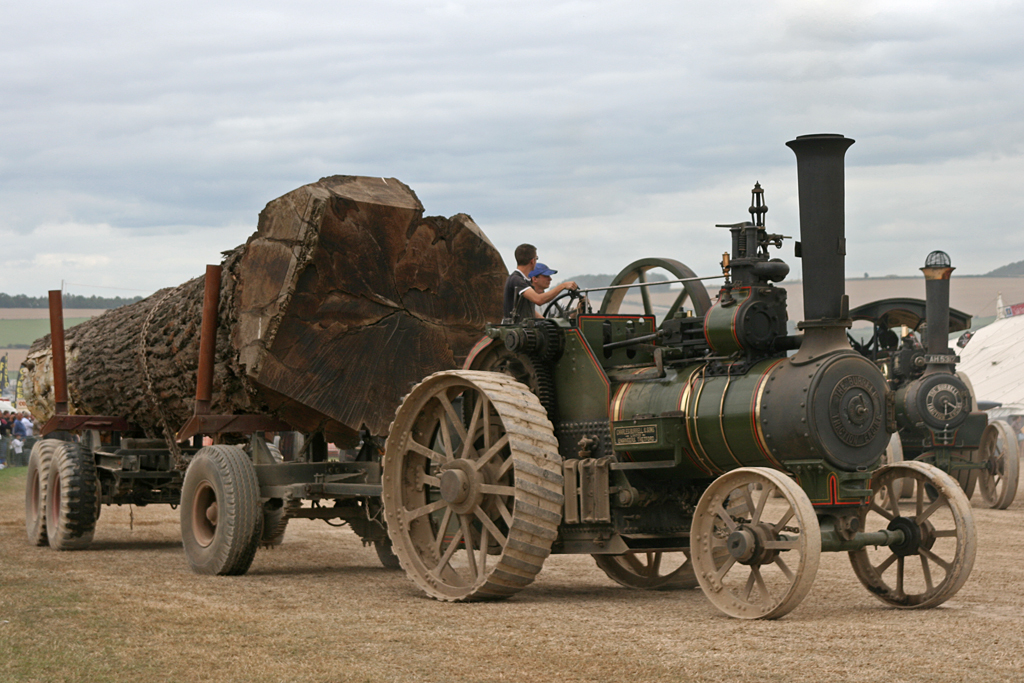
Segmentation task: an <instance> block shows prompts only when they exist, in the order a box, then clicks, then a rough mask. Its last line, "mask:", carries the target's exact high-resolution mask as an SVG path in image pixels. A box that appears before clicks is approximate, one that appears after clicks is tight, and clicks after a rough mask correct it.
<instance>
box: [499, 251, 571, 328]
mask: <svg viewBox="0 0 1024 683" xmlns="http://www.w3.org/2000/svg"><path fill="white" fill-rule="evenodd" d="M557 272H558V271H557V270H552V269H551V268H548V267H547V266H546V265H545V264H543V263H538V264H536V265H535V266H534V267H533V270H531V271H530V272H529V273H528V274H527V277H529V278H530V285H529V286H527V287H523V288H522V289H521V290H520V291H519V292H517V295H518V296H517V299H516V305H515V310H514V315H515V317H516V318H517V319H519V320H522V319H524V318H533V317H536V318H539V317H541V315H540V312H539V311H538V310H537V308H536V307H537V306H543V305H544V304H546V303H548V302H549V301H551V300H552V299H554V298H555V297H557V296H558V295H559V294H560V293H562V292H563V291H564V290H566V289H579V287H578V286H577V285H576V283H575V282H573V281H571V280H569V281H567V282H562V283H559V284H558V285H556V286H555V288H554V289H552V290H551V291H547V289H548V287H550V286H551V276H552V275H554V274H555V273H557Z"/></svg>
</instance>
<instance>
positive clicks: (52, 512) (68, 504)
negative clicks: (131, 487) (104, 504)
mask: <svg viewBox="0 0 1024 683" xmlns="http://www.w3.org/2000/svg"><path fill="white" fill-rule="evenodd" d="M95 531H96V461H95V460H93V456H92V453H89V452H86V451H83V450H82V449H81V448H80V447H79V445H78V444H76V443H70V442H67V441H62V442H60V443H58V444H57V445H56V446H55V447H54V449H53V458H52V460H51V461H50V468H49V472H48V473H47V476H46V537H47V540H48V541H49V543H50V547H51V548H53V549H54V550H83V549H85V548H88V547H89V545H90V544H91V543H92V536H93V533H94V532H95Z"/></svg>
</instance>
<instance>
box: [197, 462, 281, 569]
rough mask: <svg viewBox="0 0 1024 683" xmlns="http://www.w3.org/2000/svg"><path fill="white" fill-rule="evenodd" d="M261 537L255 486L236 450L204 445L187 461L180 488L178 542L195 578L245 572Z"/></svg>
mask: <svg viewBox="0 0 1024 683" xmlns="http://www.w3.org/2000/svg"><path fill="white" fill-rule="evenodd" d="M262 534H263V506H262V505H260V486H259V481H258V480H257V479H256V469H255V468H254V467H253V464H252V461H251V460H250V459H249V456H248V455H247V454H246V452H245V451H244V450H242V448H240V447H239V446H206V447H204V448H202V449H200V450H199V452H198V453H196V454H195V456H194V457H193V458H192V462H191V463H190V464H189V467H188V471H187V472H185V481H184V483H183V484H182V489H181V541H182V545H183V546H184V548H185V558H186V559H187V560H188V564H189V566H190V567H191V568H192V571H193V572H195V573H196V574H219V575H232V576H238V575H241V574H245V572H247V571H249V567H250V566H251V565H252V560H253V558H254V557H255V556H256V549H257V548H258V547H259V543H260V539H261V537H262Z"/></svg>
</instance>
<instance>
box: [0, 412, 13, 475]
mask: <svg viewBox="0 0 1024 683" xmlns="http://www.w3.org/2000/svg"><path fill="white" fill-rule="evenodd" d="M11 420H12V417H11V412H10V411H9V410H5V411H4V412H3V414H2V415H0V469H2V468H4V467H7V450H8V449H9V448H10V445H11V427H12V425H11Z"/></svg>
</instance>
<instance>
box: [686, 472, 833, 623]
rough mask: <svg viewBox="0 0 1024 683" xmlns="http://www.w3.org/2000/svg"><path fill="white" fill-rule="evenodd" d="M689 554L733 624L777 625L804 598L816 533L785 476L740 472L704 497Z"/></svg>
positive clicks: (807, 508) (814, 560)
mask: <svg viewBox="0 0 1024 683" xmlns="http://www.w3.org/2000/svg"><path fill="white" fill-rule="evenodd" d="M690 554H691V557H692V558H693V564H694V568H695V570H696V573H697V579H698V581H700V586H701V588H702V589H703V590H704V594H705V595H706V596H707V597H708V599H709V600H710V601H711V602H712V603H713V604H714V605H715V606H716V607H718V608H719V609H720V610H722V611H723V612H725V613H726V614H728V615H729V616H731V617H737V618H740V619H777V618H779V617H781V616H783V615H785V614H787V613H789V612H790V611H792V610H793V608H795V607H796V606H797V605H798V604H800V601H801V600H803V599H804V597H806V595H807V593H808V592H809V591H810V589H811V586H812V585H813V583H814V577H815V575H816V574H817V572H818V560H819V558H820V556H821V530H820V528H819V527H818V519H817V516H816V514H815V512H814V508H813V506H812V505H811V501H810V500H809V499H808V498H807V494H806V493H804V491H803V489H801V488H800V486H799V485H797V483H796V482H794V481H793V480H792V479H790V478H789V477H788V476H787V475H786V474H784V473H782V472H779V471H777V470H771V469H767V468H762V467H744V468H740V469H736V470H732V471H731V472H727V473H726V474H723V475H722V476H721V477H719V478H718V479H716V480H715V481H713V482H712V483H711V485H710V486H709V487H708V489H707V490H706V491H705V492H704V495H702V496H701V499H700V502H698V503H697V509H696V510H695V512H694V518H693V525H692V528H691V530H690Z"/></svg>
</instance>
